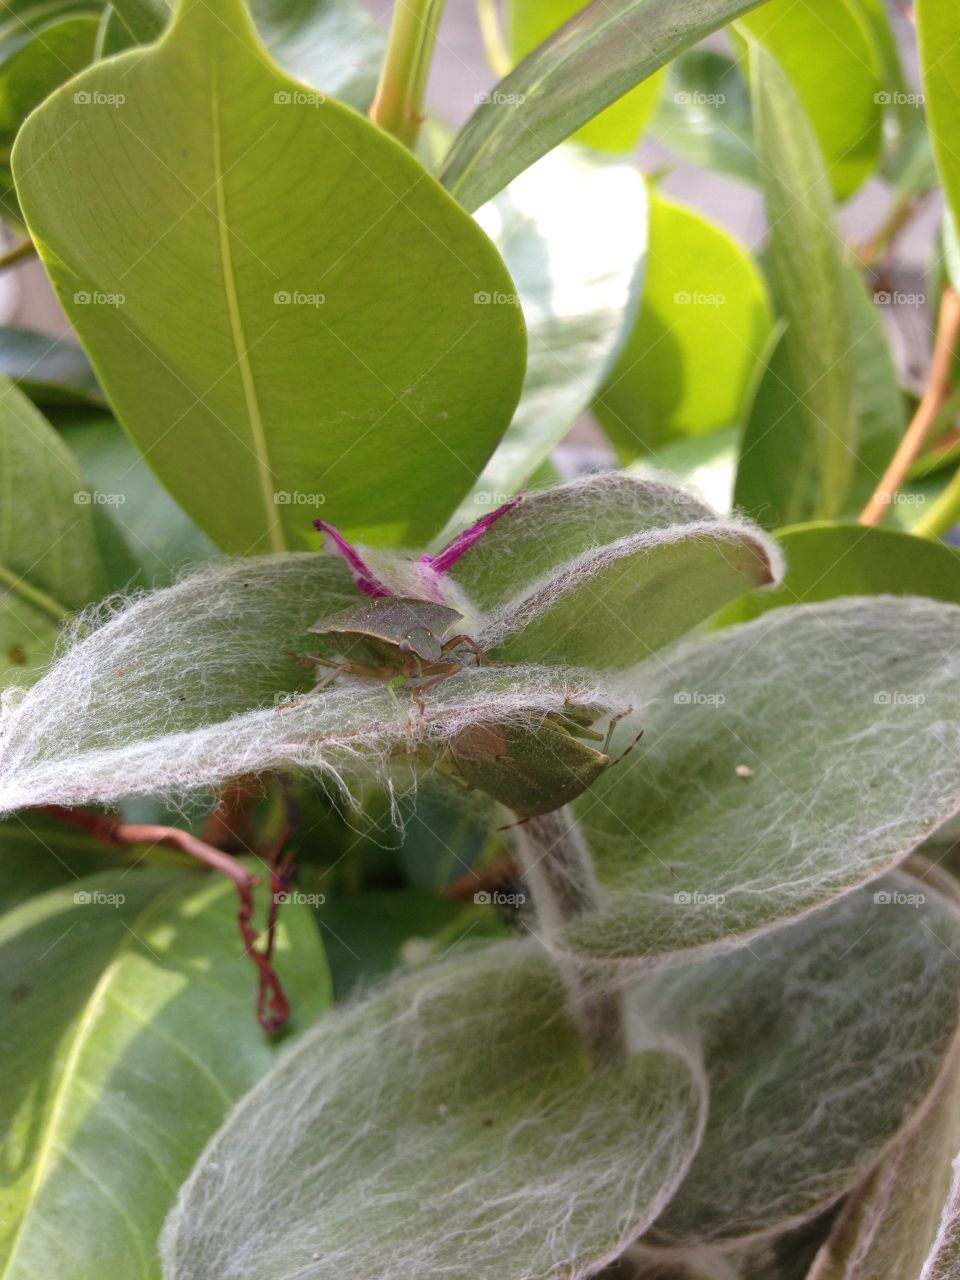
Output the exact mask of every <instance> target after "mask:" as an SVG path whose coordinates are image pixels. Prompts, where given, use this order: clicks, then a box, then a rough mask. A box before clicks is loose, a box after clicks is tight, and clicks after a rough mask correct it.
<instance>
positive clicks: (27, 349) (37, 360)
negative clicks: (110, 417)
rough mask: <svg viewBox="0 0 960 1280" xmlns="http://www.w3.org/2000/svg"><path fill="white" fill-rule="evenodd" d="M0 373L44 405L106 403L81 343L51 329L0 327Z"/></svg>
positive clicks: (41, 405)
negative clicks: (51, 333) (43, 330)
mask: <svg viewBox="0 0 960 1280" xmlns="http://www.w3.org/2000/svg"><path fill="white" fill-rule="evenodd" d="M0 374H2V375H3V376H4V377H5V378H11V379H12V380H13V381H14V382H15V383H16V384H17V386H19V387H20V389H21V391H23V392H24V393H25V394H26V395H28V396H29V397H30V399H31V400H32V401H33V402H34V404H35V405H37V406H38V407H39V408H41V409H48V408H49V409H59V408H74V407H77V406H81V407H86V406H89V405H91V404H96V405H102V404H103V403H104V401H103V393H102V392H101V391H100V388H99V387H98V385H97V379H96V377H95V376H94V372H93V370H92V369H91V368H90V362H89V360H88V359H87V357H86V356H85V355H84V352H83V349H82V347H78V346H76V344H75V343H73V342H70V341H68V340H65V339H63V338H54V337H51V335H50V334H48V333H37V332H36V331H34V330H32V329H14V328H0Z"/></svg>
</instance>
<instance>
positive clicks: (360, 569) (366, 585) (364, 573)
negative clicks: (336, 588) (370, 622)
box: [313, 520, 396, 600]
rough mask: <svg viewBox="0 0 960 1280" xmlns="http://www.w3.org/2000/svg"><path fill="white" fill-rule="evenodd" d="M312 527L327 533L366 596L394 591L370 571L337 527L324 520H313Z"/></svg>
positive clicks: (375, 595) (388, 594) (374, 596)
mask: <svg viewBox="0 0 960 1280" xmlns="http://www.w3.org/2000/svg"><path fill="white" fill-rule="evenodd" d="M313 527H314V528H315V529H319V530H320V532H321V533H325V534H327V536H328V537H330V538H332V539H333V544H334V546H335V547H336V549H337V551H339V553H340V555H342V556H343V558H344V560H346V562H347V568H348V569H349V570H350V576H351V577H352V578H353V580H354V582H355V583H356V585H357V586H358V587H359V588H360V590H361V591H363V592H364V593H365V594H366V595H368V596H373V598H374V600H377V599H379V597H380V596H392V595H395V594H396V593H395V592H393V591H391V590H390V589H389V588H388V587H385V586H384V585H383V583H382V582H380V581H379V579H378V578H377V577H376V576H375V575H374V574H373V573H372V571H371V570H370V569H369V568H368V567H367V565H366V563H365V562H364V559H363V556H361V555H360V553H359V552H358V551H356V550H355V549H354V548H353V547H351V545H350V543H349V542H348V541H347V540H346V538H345V537H344V536H343V534H342V533H341V532H340V530H339V529H336V528H334V526H333V525H332V524H327V522H326V520H314V522H313Z"/></svg>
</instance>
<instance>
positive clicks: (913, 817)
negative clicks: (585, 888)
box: [565, 596, 960, 965]
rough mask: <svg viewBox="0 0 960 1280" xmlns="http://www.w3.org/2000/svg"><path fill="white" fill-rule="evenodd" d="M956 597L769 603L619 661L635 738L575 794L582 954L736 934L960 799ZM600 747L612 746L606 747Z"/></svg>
mask: <svg viewBox="0 0 960 1280" xmlns="http://www.w3.org/2000/svg"><path fill="white" fill-rule="evenodd" d="M958 635H960V608H958V607H957V606H955V605H949V604H941V603H938V602H935V601H932V600H925V599H914V598H910V597H884V596H874V597H870V598H867V599H858V598H849V599H844V600H838V601H832V602H830V603H827V604H822V605H807V606H800V607H796V608H784V609H776V610H773V611H772V612H771V613H769V614H766V615H765V616H764V617H762V618H760V619H758V620H757V621H755V622H751V623H747V624H746V625H743V626H738V627H732V628H729V629H726V630H724V631H722V632H718V633H715V634H714V635H713V636H711V637H710V638H709V639H708V640H706V641H700V642H698V643H694V644H687V645H684V646H680V647H679V648H674V649H670V650H667V651H665V652H664V653H663V654H662V655H656V656H654V657H653V658H651V659H650V660H649V661H648V662H646V663H644V664H643V665H642V666H641V667H639V668H638V669H637V671H636V672H634V673H631V675H630V677H629V691H628V696H627V695H625V700H629V701H631V702H632V703H633V705H634V706H635V707H636V708H637V711H636V714H635V715H634V716H632V717H631V718H630V720H629V721H627V722H625V723H624V725H623V726H622V728H621V730H620V731H618V732H619V734H620V735H621V736H620V738H619V741H620V744H621V745H622V746H626V745H627V744H628V743H629V742H630V741H631V738H632V737H633V736H634V735H635V734H636V733H637V731H638V730H639V729H641V728H642V729H643V730H644V737H643V739H642V741H641V742H640V744H639V745H638V746H637V748H636V749H635V750H634V751H633V752H632V754H631V755H630V756H629V757H628V758H627V759H626V760H624V761H623V762H622V763H621V764H620V765H619V766H617V767H616V768H613V769H609V770H607V771H606V773H605V774H603V776H602V777H601V778H600V780H599V781H598V782H597V783H596V784H595V785H594V787H593V788H592V789H591V791H590V792H588V793H587V795H585V796H584V797H583V799H582V800H581V801H580V802H579V803H578V811H579V815H580V820H581V824H582V827H583V829H584V832H585V835H586V837H587V840H588V843H589V845H590V848H591V850H592V851H593V853H594V856H595V860H596V864H597V871H598V874H599V878H600V882H601V896H600V900H599V903H598V907H597V909H596V910H595V911H594V912H592V913H590V914H589V915H586V916H582V917H581V918H580V919H579V920H577V921H576V922H575V923H574V924H573V925H571V926H570V927H569V928H568V930H567V932H566V935H565V942H566V945H567V947H569V949H571V950H574V951H577V952H578V953H580V954H581V955H588V956H591V957H594V958H596V959H598V960H604V961H620V962H630V963H635V964H642V965H649V964H650V963H651V961H652V960H653V959H655V958H656V957H658V956H661V957H662V956H664V955H666V954H668V953H675V952H678V951H684V950H691V949H695V948H705V947H724V946H736V945H740V944H741V943H742V942H743V941H744V939H745V938H747V937H750V936H751V935H754V934H758V933H762V932H763V931H765V930H767V929H770V928H773V927H776V926H777V925H778V924H779V923H782V922H784V921H787V920H790V919H792V918H794V917H796V916H798V915H801V914H803V913H804V912H807V911H809V910H811V909H812V908H814V907H818V906H822V905H823V904H824V903H826V902H827V901H829V900H830V899H831V898H834V897H836V896H837V895H839V894H842V893H844V892H846V891H848V890H850V889H852V888H854V887H856V886H857V885H859V884H862V883H863V882H864V881H866V880H869V879H871V878H872V877H874V876H877V875H879V874H880V873H881V872H883V871H884V870H885V869H886V868H888V867H890V866H892V865H893V864H894V863H896V862H897V861H898V860H899V859H901V858H903V857H904V856H905V855H906V854H908V853H909V852H911V850H913V849H914V848H915V847H916V846H917V845H919V844H920V843H921V841H922V840H923V839H924V838H925V837H926V836H928V835H929V834H930V833H931V832H932V831H934V830H935V829H936V828H937V827H939V826H940V825H941V824H942V823H943V822H945V821H946V820H947V819H948V818H949V817H950V816H951V815H952V814H953V813H955V812H956V811H957V809H958V808H960V648H958V645H957V637H958ZM614 749H616V744H615V747H614Z"/></svg>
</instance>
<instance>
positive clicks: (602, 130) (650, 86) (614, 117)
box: [505, 0, 664, 152]
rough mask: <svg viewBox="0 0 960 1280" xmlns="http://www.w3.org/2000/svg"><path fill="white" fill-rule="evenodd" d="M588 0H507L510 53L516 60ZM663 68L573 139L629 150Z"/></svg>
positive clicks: (652, 104)
mask: <svg viewBox="0 0 960 1280" xmlns="http://www.w3.org/2000/svg"><path fill="white" fill-rule="evenodd" d="M588 2H589V0H508V3H507V7H506V21H505V28H506V35H507V42H508V45H509V49H510V52H511V54H512V55H513V57H514V58H515V59H516V60H517V61H519V60H520V59H521V58H525V57H526V56H527V54H529V53H532V52H533V50H534V49H536V48H537V46H538V45H540V44H542V43H543V41H544V40H546V39H547V38H548V37H549V36H551V35H553V33H554V32H555V31H556V30H557V28H558V27H561V26H562V25H563V24H564V23H565V22H567V21H568V20H569V19H570V18H572V17H573V16H574V15H575V14H577V13H580V12H581V10H583V9H585V8H586V7H587V3H588ZM663 78H664V73H663V72H654V74H653V75H652V76H650V78H649V79H648V80H645V81H644V82H643V83H642V84H639V85H638V86H637V87H636V88H635V89H631V90H630V91H629V92H628V93H625V94H624V95H623V97H622V98H618V99H617V101H616V102H615V103H614V104H613V106H611V107H607V109H606V110H605V111H601V113H600V114H599V115H598V116H594V117H593V119H592V120H590V121H589V122H588V123H587V124H585V125H584V126H583V127H582V128H580V129H578V130H577V131H576V133H574V134H573V140H574V141H575V142H583V143H585V144H586V145H587V146H590V147H596V148H597V150H599V151H613V152H624V151H632V150H633V148H634V147H635V146H636V144H637V143H638V142H639V140H640V137H641V135H642V134H643V132H644V130H645V129H646V127H647V125H648V124H649V123H650V120H651V117H652V116H653V113H654V111H655V110H656V106H657V99H658V98H659V96H660V90H661V88H662V87H663Z"/></svg>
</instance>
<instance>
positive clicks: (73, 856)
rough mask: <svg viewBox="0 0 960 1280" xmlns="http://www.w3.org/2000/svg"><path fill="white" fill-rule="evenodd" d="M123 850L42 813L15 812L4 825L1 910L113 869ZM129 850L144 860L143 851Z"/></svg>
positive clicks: (0, 837)
mask: <svg viewBox="0 0 960 1280" xmlns="http://www.w3.org/2000/svg"><path fill="white" fill-rule="evenodd" d="M123 852H124V851H122V850H120V849H118V848H114V849H110V848H108V847H107V846H106V845H104V844H103V843H102V842H101V841H99V840H95V839H94V838H93V836H90V835H87V834H86V833H84V832H81V831H76V830H74V829H72V828H70V827H67V826H65V825H64V824H63V823H62V822H57V821H56V820H55V819H54V818H48V817H47V816H46V815H44V814H40V813H30V812H27V813H16V814H13V815H12V817H10V818H8V819H7V820H6V821H4V822H0V911H9V910H10V908H11V907H15V906H17V905H19V903H21V902H26V900H27V899H28V898H32V897H35V896H36V895H37V894H39V893H44V892H46V890H47V889H53V888H55V887H56V886H57V885H60V884H68V883H70V881H72V880H79V879H80V878H81V877H82V876H87V875H92V874H93V872H95V871H101V870H104V869H105V868H107V867H111V868H114V869H115V868H116V867H117V864H118V861H119V860H120V859H121V858H122V854H123ZM126 852H127V853H128V854H130V855H131V856H132V857H135V858H142V856H143V849H142V848H134V847H131V848H128V849H127V850H126Z"/></svg>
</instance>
